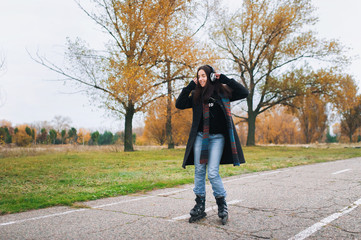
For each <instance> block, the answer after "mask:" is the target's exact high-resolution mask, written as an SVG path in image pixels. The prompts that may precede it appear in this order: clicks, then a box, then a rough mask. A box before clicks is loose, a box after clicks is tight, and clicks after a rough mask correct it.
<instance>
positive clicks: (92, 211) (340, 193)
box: [0, 158, 361, 240]
mask: <svg viewBox="0 0 361 240" xmlns="http://www.w3.org/2000/svg"><path fill="white" fill-rule="evenodd" d="M223 181H224V185H225V188H226V190H227V193H228V196H227V201H228V205H229V214H230V219H229V222H228V223H227V225H222V224H221V222H220V220H219V218H218V216H217V207H216V203H215V200H214V198H213V196H212V192H211V188H210V186H209V184H208V185H207V199H206V208H207V209H206V211H207V217H206V218H205V219H202V220H201V221H199V222H197V223H192V224H190V223H188V218H189V214H188V213H189V210H190V209H191V208H192V207H193V206H194V198H195V197H194V194H193V192H192V185H183V186H180V187H177V188H168V189H162V190H155V191H151V192H148V193H146V194H139V195H128V196H120V197H115V198H107V199H100V200H96V201H90V202H86V203H82V204H83V205H80V207H78V208H71V207H52V208H47V209H40V210H34V211H29V212H24V213H18V214H10V215H4V216H0V239H87V240H90V239H361V158H353V159H347V160H339V161H333V162H327V163H319V164H312V165H305V166H298V167H292V168H286V169H280V170H274V171H267V172H260V173H253V174H245V175H240V176H234V177H230V178H224V179H223Z"/></svg>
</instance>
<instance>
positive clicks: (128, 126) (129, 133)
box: [124, 104, 134, 152]
mask: <svg viewBox="0 0 361 240" xmlns="http://www.w3.org/2000/svg"><path fill="white" fill-rule="evenodd" d="M133 116H134V106H133V105H132V104H129V106H128V107H127V109H126V111H125V128H124V152H132V151H134V148H133Z"/></svg>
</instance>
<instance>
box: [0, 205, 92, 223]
mask: <svg viewBox="0 0 361 240" xmlns="http://www.w3.org/2000/svg"><path fill="white" fill-rule="evenodd" d="M86 210H88V209H84V208H83V209H77V210H71V211H66V212H60V213H54V214H49V215H44V216H39V217H33V218H26V219H22V220H17V221H11V222H6V223H0V226H6V225H11V224H14V223H22V222H27V221H32V220H38V219H43V218H48V217H55V216H61V215H66V214H69V213H73V212H82V211H86Z"/></svg>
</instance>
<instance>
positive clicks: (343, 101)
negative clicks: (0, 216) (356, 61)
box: [334, 75, 361, 142]
mask: <svg viewBox="0 0 361 240" xmlns="http://www.w3.org/2000/svg"><path fill="white" fill-rule="evenodd" d="M357 92H358V87H357V84H356V82H355V80H354V79H353V78H352V76H350V75H346V76H344V77H343V78H342V79H341V81H340V86H339V88H338V91H337V92H336V94H335V98H334V104H335V106H336V109H337V111H338V113H339V114H340V119H341V125H340V128H341V134H342V135H345V136H347V137H348V139H349V141H350V142H353V141H354V140H355V139H353V135H354V134H355V132H356V130H357V129H358V128H359V127H360V126H361V96H360V95H358V94H357Z"/></svg>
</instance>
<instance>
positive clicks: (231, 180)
mask: <svg viewBox="0 0 361 240" xmlns="http://www.w3.org/2000/svg"><path fill="white" fill-rule="evenodd" d="M286 171H288V170H277V171H270V172H265V173H260V174H255V175H250V176H245V177H239V178H235V179H230V180H226V181H223V183H229V182H234V181H239V180H242V179H246V178H255V177H259V176H266V175H271V174H276V173H281V172H286Z"/></svg>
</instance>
